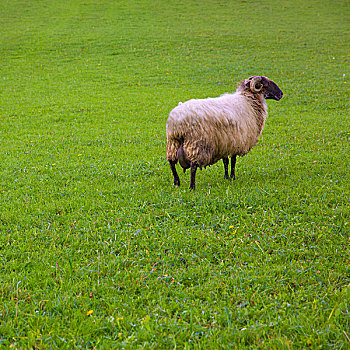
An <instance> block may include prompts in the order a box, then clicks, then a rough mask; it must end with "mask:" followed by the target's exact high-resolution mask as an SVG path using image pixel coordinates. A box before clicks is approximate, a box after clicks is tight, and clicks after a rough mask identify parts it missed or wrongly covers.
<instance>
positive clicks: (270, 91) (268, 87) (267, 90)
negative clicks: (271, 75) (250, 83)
mask: <svg viewBox="0 0 350 350" xmlns="http://www.w3.org/2000/svg"><path fill="white" fill-rule="evenodd" d="M261 83H262V85H263V88H262V90H261V92H262V93H263V94H264V97H265V99H273V100H276V101H279V100H280V99H281V98H282V97H283V92H282V90H281V89H280V88H279V87H278V86H277V84H276V83H274V82H273V81H272V80H269V79H267V78H266V77H261Z"/></svg>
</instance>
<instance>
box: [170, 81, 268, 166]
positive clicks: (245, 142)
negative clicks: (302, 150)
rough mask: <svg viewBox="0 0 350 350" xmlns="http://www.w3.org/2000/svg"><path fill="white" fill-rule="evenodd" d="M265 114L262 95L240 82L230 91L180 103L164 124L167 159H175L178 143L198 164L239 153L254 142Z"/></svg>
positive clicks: (202, 164) (250, 146) (244, 152)
mask: <svg viewBox="0 0 350 350" xmlns="http://www.w3.org/2000/svg"><path fill="white" fill-rule="evenodd" d="M266 116H267V104H266V101H265V99H264V98H262V97H260V96H259V95H253V94H252V93H251V92H250V91H247V90H245V89H243V88H241V89H240V86H239V87H238V89H237V91H236V92H235V93H233V94H225V95H222V96H220V97H217V98H207V99H194V100H189V101H187V102H185V103H180V104H179V105H178V106H177V107H175V108H174V109H173V110H172V111H171V112H170V115H169V118H168V121H167V125H166V133H167V159H168V160H172V161H177V160H178V156H177V150H178V149H179V147H180V146H181V144H182V146H183V150H184V153H185V155H186V158H187V159H188V160H189V161H190V162H197V164H198V165H199V166H200V167H202V166H204V167H205V166H207V165H211V164H214V163H216V162H217V161H218V160H220V159H221V158H223V157H227V156H233V155H240V156H243V155H245V154H247V153H248V152H249V151H250V149H251V148H252V147H254V146H255V145H256V143H257V142H258V137H259V136H260V134H261V132H262V129H263V126H264V123H265V119H266Z"/></svg>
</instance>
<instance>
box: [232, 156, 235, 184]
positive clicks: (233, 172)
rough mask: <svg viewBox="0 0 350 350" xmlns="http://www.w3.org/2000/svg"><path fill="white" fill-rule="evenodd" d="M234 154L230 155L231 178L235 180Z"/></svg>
mask: <svg viewBox="0 0 350 350" xmlns="http://www.w3.org/2000/svg"><path fill="white" fill-rule="evenodd" d="M235 167H236V155H234V156H232V157H231V179H233V180H235V179H236V171H235Z"/></svg>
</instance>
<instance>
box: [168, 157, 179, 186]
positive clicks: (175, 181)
mask: <svg viewBox="0 0 350 350" xmlns="http://www.w3.org/2000/svg"><path fill="white" fill-rule="evenodd" d="M175 164H176V161H175V160H169V165H170V169H171V171H172V173H173V175H174V185H176V186H180V178H179V175H178V173H177V171H176V168H175Z"/></svg>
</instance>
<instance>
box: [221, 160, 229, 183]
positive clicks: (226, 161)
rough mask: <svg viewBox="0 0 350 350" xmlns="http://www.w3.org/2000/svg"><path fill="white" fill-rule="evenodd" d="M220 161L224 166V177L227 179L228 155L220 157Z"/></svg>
mask: <svg viewBox="0 0 350 350" xmlns="http://www.w3.org/2000/svg"><path fill="white" fill-rule="evenodd" d="M222 161H223V162H224V168H225V176H224V179H228V178H229V176H228V163H229V160H228V157H226V158H222Z"/></svg>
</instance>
